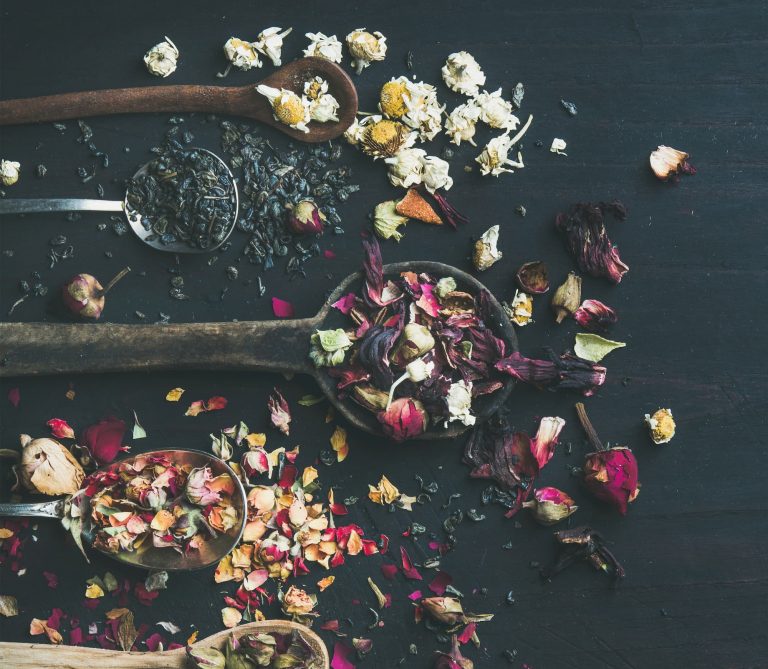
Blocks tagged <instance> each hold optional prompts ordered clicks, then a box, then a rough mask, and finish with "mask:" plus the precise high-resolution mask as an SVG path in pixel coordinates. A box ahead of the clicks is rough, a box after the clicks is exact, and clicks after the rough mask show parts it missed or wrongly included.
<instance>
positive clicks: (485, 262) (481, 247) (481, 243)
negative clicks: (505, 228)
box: [472, 225, 503, 272]
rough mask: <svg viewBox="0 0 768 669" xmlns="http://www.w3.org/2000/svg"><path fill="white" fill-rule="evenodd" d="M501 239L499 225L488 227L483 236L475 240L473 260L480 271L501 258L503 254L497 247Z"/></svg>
mask: <svg viewBox="0 0 768 669" xmlns="http://www.w3.org/2000/svg"><path fill="white" fill-rule="evenodd" d="M498 241H499V226H498V225H494V226H492V227H490V228H488V229H487V230H486V231H485V232H484V233H483V236H482V237H480V239H478V240H477V241H476V242H475V246H474V251H473V253H472V262H473V263H474V264H475V269H476V270H477V271H478V272H483V271H485V270H487V269H488V268H489V267H491V266H492V265H494V264H495V263H497V262H498V261H499V260H501V256H502V255H503V254H502V252H501V251H499V249H498V248H497V247H496V245H497V244H498Z"/></svg>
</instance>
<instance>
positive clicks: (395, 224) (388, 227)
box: [373, 200, 408, 242]
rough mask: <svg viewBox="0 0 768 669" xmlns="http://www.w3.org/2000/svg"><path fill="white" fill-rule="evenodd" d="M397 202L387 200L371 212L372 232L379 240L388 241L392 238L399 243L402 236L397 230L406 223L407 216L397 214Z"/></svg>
mask: <svg viewBox="0 0 768 669" xmlns="http://www.w3.org/2000/svg"><path fill="white" fill-rule="evenodd" d="M396 207H397V202H396V201H395V200H388V201H387V202H382V203H380V204H377V205H376V209H375V210H374V212H373V230H374V232H375V233H376V234H377V235H378V236H379V237H381V239H390V238H392V237H394V239H395V241H397V242H399V241H400V239H401V238H402V236H403V233H402V232H398V231H397V229H398V228H399V227H400V226H401V225H405V224H406V223H407V222H408V217H407V216H401V215H400V214H398V213H397V209H396Z"/></svg>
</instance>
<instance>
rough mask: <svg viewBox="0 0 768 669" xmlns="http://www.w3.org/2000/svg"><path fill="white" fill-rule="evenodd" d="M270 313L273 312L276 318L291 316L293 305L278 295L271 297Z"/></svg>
mask: <svg viewBox="0 0 768 669" xmlns="http://www.w3.org/2000/svg"><path fill="white" fill-rule="evenodd" d="M272 313H274V314H275V316H277V318H293V315H294V310H293V305H292V304H291V303H290V302H286V301H285V300H281V299H280V298H279V297H273V298H272Z"/></svg>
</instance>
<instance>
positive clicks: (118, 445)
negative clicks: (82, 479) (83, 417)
mask: <svg viewBox="0 0 768 669" xmlns="http://www.w3.org/2000/svg"><path fill="white" fill-rule="evenodd" d="M124 436H125V421H122V420H120V419H119V418H114V417H110V418H106V419H104V420H102V421H100V422H99V423H96V425H91V426H90V427H87V428H86V429H85V430H84V431H83V434H82V441H83V443H82V444H81V445H82V446H85V447H86V448H87V449H88V452H89V453H90V454H91V457H92V458H93V459H94V460H95V461H96V462H97V463H98V464H100V465H105V464H108V463H110V462H112V461H113V460H114V459H115V458H116V457H117V454H118V453H119V452H120V451H121V450H123V437H124Z"/></svg>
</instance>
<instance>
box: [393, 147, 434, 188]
mask: <svg viewBox="0 0 768 669" xmlns="http://www.w3.org/2000/svg"><path fill="white" fill-rule="evenodd" d="M426 155H427V152H426V151H424V149H403V150H402V151H399V152H398V153H397V154H396V155H394V156H392V157H391V158H386V159H385V160H384V162H385V163H386V164H387V165H389V170H388V172H387V176H388V177H389V183H391V184H392V185H393V186H401V187H403V188H410V187H411V186H416V185H418V184H420V183H421V180H422V178H423V177H424V161H423V158H424V157H425V156H426Z"/></svg>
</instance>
